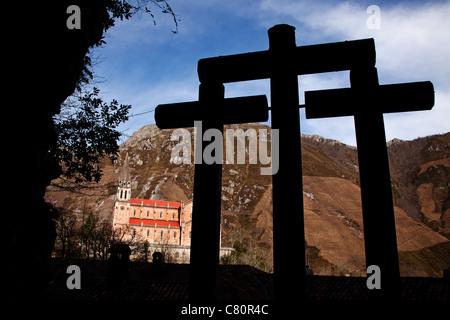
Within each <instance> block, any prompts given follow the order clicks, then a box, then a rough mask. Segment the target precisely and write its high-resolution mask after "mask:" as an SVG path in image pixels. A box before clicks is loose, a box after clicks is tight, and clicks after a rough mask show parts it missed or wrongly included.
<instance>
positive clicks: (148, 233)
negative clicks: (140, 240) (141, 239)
mask: <svg viewBox="0 0 450 320" xmlns="http://www.w3.org/2000/svg"><path fill="white" fill-rule="evenodd" d="M149 234H150V232H149V230H148V229H147V237H148V235H149Z"/></svg>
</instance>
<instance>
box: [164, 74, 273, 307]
mask: <svg viewBox="0 0 450 320" xmlns="http://www.w3.org/2000/svg"><path fill="white" fill-rule="evenodd" d="M268 112H269V111H268V106H267V98H266V96H265V95H262V96H252V97H241V98H229V99H224V86H223V84H221V83H217V82H216V83H207V84H205V83H202V84H200V89H199V101H196V102H184V103H174V104H165V105H159V106H158V107H157V108H156V110H155V121H156V125H157V126H158V127H159V128H160V129H169V128H183V127H193V126H194V121H202V125H201V128H197V143H196V150H195V159H196V161H195V163H196V164H195V173H194V199H193V204H192V237H191V255H190V274H189V299H194V300H196V299H201V300H203V301H204V300H211V299H214V298H215V294H216V293H215V290H216V281H217V265H218V262H219V251H220V204H221V191H222V161H219V162H218V163H217V162H216V163H212V164H205V163H203V161H201V160H200V161H199V159H202V156H203V152H204V148H205V145H204V144H203V143H201V141H200V140H202V137H203V136H204V133H205V132H206V131H207V130H209V129H214V130H219V131H220V133H221V135H220V136H222V135H223V125H224V124H234V123H247V122H264V121H267V119H268ZM221 143H222V141H221ZM215 152H219V153H220V155H215V157H216V158H219V159H220V160H222V159H223V156H222V152H223V149H222V148H220V149H219V150H218V149H215Z"/></svg>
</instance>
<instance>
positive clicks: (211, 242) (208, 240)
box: [189, 83, 225, 301]
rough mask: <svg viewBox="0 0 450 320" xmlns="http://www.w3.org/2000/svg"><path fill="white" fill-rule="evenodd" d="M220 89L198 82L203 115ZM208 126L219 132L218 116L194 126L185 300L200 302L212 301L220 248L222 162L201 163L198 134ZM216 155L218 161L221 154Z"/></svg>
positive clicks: (217, 102) (217, 104) (215, 105)
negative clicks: (190, 229)
mask: <svg viewBox="0 0 450 320" xmlns="http://www.w3.org/2000/svg"><path fill="white" fill-rule="evenodd" d="M224 90H225V89H224V86H223V84H221V83H202V84H200V89H199V102H200V103H201V106H202V109H203V110H202V113H203V114H208V113H211V112H214V110H219V113H220V112H221V105H222V104H223V99H224ZM208 107H209V110H208ZM216 112H217V111H216ZM208 129H215V130H219V131H220V133H221V134H223V123H222V119H221V117H220V116H218V117H207V118H206V120H203V122H202V126H201V128H198V127H197V137H196V149H195V173H194V199H193V204H192V238H191V258H190V269H189V299H190V300H202V301H205V300H213V299H215V297H216V282H217V268H218V264H219V250H220V241H219V237H220V203H221V191H222V161H219V163H212V164H209V165H205V164H203V163H202V162H203V160H202V159H203V151H204V145H203V143H202V137H203V136H204V133H205V132H206V131H207V130H208ZM221 143H222V141H221ZM216 152H220V153H222V152H223V149H220V150H216ZM219 158H220V159H221V160H222V158H223V157H222V155H220V156H219Z"/></svg>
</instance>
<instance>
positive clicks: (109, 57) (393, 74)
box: [94, 0, 450, 145]
mask: <svg viewBox="0 0 450 320" xmlns="http://www.w3.org/2000/svg"><path fill="white" fill-rule="evenodd" d="M169 3H170V5H171V6H172V8H173V10H174V11H175V13H176V14H177V16H178V18H179V19H180V20H181V21H179V27H178V31H179V32H178V34H173V33H172V32H171V31H172V30H174V29H175V25H174V23H173V20H172V18H171V17H170V16H169V15H165V14H162V13H157V8H155V13H156V14H155V19H156V26H155V25H154V23H153V20H152V19H151V17H150V16H147V15H142V16H141V17H140V18H138V17H134V18H133V19H132V20H130V21H123V22H120V21H118V22H117V23H116V26H115V27H113V28H112V29H110V31H109V32H108V34H107V36H106V42H107V44H106V45H104V46H103V47H102V48H99V49H97V50H96V51H95V52H94V56H99V57H100V59H99V63H98V64H97V65H96V66H95V68H94V71H95V73H96V75H97V76H98V77H99V79H100V80H101V83H98V84H97V87H99V88H100V90H101V93H102V96H103V97H104V98H105V99H106V100H112V99H113V98H115V99H117V100H118V101H119V103H122V104H131V105H132V106H133V107H132V109H131V113H132V114H137V113H142V112H146V111H149V110H152V109H154V108H155V107H156V106H157V105H158V104H163V103H173V102H183V101H194V100H197V98H198V85H199V80H198V76H197V62H198V60H199V59H202V58H208V57H214V56H219V55H229V54H238V53H244V52H253V51H262V50H267V49H268V46H269V43H268V37H267V30H268V29H269V28H270V27H272V26H274V25H276V24H280V23H286V24H290V25H292V26H294V27H296V41H297V46H300V45H310V44H320V43H327V42H337V41H345V40H355V39H363V38H374V39H375V44H376V50H377V64H376V66H377V68H378V76H379V80H380V84H390V83H401V82H413V81H426V80H429V81H432V82H433V84H434V86H435V92H436V104H435V107H434V108H433V109H432V110H431V111H424V112H408V113H402V114H388V115H385V116H384V119H385V127H386V137H387V140H391V139H393V138H400V139H405V140H411V139H414V138H417V137H420V136H426V135H430V134H436V133H444V132H447V131H450V62H449V61H448V59H449V57H450V19H449V17H450V2H449V1H430V2H423V1H376V0H372V1H345V2H344V1H313V0H306V1H299V0H246V1H242V0H227V1H223V0H171V1H169ZM369 5H377V6H378V7H380V14H381V15H380V29H369V28H368V27H367V23H366V21H367V19H368V18H369V16H370V14H368V13H367V12H366V10H367V8H368V6H369ZM348 78H349V73H348V72H335V73H326V74H320V75H308V76H300V77H299V91H300V101H299V103H300V104H302V103H303V102H304V91H309V90H320V89H331V88H342V87H349V79H348ZM256 94H266V95H267V96H268V99H269V103H270V91H269V80H258V81H247V82H241V83H233V84H226V85H225V96H226V97H237V96H246V95H256ZM300 121H301V124H300V125H301V132H302V133H306V134H318V135H321V136H324V137H326V138H331V139H336V140H339V141H342V142H344V143H347V144H350V145H355V144H356V142H355V136H354V123H353V118H352V117H343V118H331V119H317V120H306V119H305V117H304V113H303V111H301V113H300ZM151 123H154V113H146V114H143V115H141V116H136V117H131V118H130V120H129V121H128V122H127V123H125V124H123V125H122V126H121V127H120V130H121V131H124V133H125V136H124V137H123V140H124V139H126V138H127V136H126V135H128V136H129V135H131V134H132V133H133V132H134V131H136V130H138V129H139V128H141V127H142V126H144V125H147V124H151ZM268 124H269V125H270V122H269V123H268Z"/></svg>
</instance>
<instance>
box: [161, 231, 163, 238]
mask: <svg viewBox="0 0 450 320" xmlns="http://www.w3.org/2000/svg"><path fill="white" fill-rule="evenodd" d="M162 237H163V232H162V231H161V239H162Z"/></svg>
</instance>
